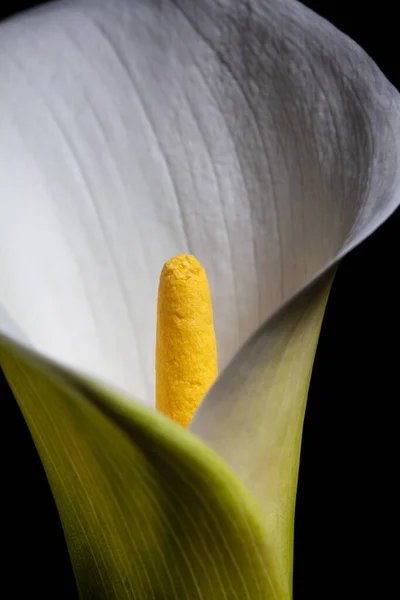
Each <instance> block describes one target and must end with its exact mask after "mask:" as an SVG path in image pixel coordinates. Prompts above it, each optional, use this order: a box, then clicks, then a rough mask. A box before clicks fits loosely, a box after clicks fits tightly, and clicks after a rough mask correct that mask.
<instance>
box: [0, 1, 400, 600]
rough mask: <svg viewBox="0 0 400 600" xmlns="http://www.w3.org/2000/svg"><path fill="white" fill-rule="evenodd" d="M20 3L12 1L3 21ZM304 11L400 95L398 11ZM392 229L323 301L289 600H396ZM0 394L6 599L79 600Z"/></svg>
mask: <svg viewBox="0 0 400 600" xmlns="http://www.w3.org/2000/svg"><path fill="white" fill-rule="evenodd" d="M110 1H112V0H110ZM29 4H33V3H23V2H11V3H9V4H8V6H7V5H6V6H3V8H1V9H0V18H5V17H7V16H9V15H10V14H12V13H13V12H16V11H18V10H22V9H24V8H26V7H27V6H29ZM305 4H307V5H308V6H310V7H311V8H313V9H314V10H316V11H317V12H318V13H320V14H321V15H323V16H324V17H326V18H327V19H329V20H330V21H331V22H333V23H334V24H335V25H336V26H337V27H338V28H339V29H341V30H342V31H344V32H345V33H347V34H348V35H350V37H352V38H353V39H355V40H356V41H357V42H358V43H359V44H360V45H361V46H362V47H363V48H364V49H365V50H366V51H367V52H368V53H369V54H370V55H371V56H372V58H373V59H374V60H375V61H376V62H377V64H378V65H379V66H380V68H381V69H382V70H383V72H384V73H385V74H386V76H387V77H388V78H389V79H390V80H391V82H392V83H393V84H394V85H395V86H396V87H397V88H398V89H400V64H399V60H398V57H399V52H398V50H397V48H398V41H399V40H398V35H397V36H396V33H395V32H394V31H393V29H394V26H393V27H392V23H393V24H395V23H396V21H397V19H396V16H395V15H396V3H392V2H390V1H384V2H375V3H373V4H372V5H371V6H370V7H367V6H366V4H365V3H364V2H359V1H356V0H353V1H350V0H348V1H344V0H335V1H323V0H321V1H313V0H310V1H309V2H305ZM0 168H1V165H0ZM399 224H400V211H397V213H396V214H395V215H394V216H393V217H392V218H391V219H389V221H388V222H387V223H386V224H385V225H384V226H383V227H381V228H380V230H379V231H378V232H376V233H375V234H374V235H373V236H371V238H370V239H368V240H367V241H366V242H365V243H364V244H362V245H361V246H360V247H359V248H357V249H356V250H355V251H354V252H353V253H352V254H351V255H350V256H348V257H347V258H346V259H345V260H344V261H343V262H342V264H341V266H340V268H339V272H338V274H337V277H336V280H335V282H334V285H333V289H332V293H331V296H330V299H329V303H328V308H327V311H326V316H325V319H324V324H323V328H322V332H321V338H320V342H319V346H318V351H317V356H316V360H315V365H314V370H313V376H312V381H311V388H310V394H309V401H308V407H307V413H306V420H305V427H304V436H303V448H302V457H301V467H300V477H299V489H298V498H297V508H296V524H295V571H294V599H295V600H303V599H307V600H310V599H312V598H318V599H321V600H324V599H327V598H346V599H347V598H352V599H353V598H362V597H363V596H367V595H368V597H369V596H371V597H375V598H384V597H392V596H393V595H394V594H396V593H397V594H398V592H397V590H396V588H397V585H396V583H397V581H396V579H397V578H396V563H395V555H396V554H397V552H398V549H397V548H396V532H395V514H396V512H395V508H397V505H398V502H399V496H398V493H397V491H396V483H397V481H396V480H397V473H398V467H397V462H398V461H397V456H398V448H397V447H398V443H397V441H398V438H399V434H398V430H399V427H398V417H397V411H396V409H397V402H398V399H399V392H398V378H397V372H398V370H399V368H398V356H399V350H398V343H399V333H400V331H399V329H400V328H399V324H400V319H399V313H398V307H399V301H400V294H399V291H398V288H397V283H398V272H399V269H398V258H399V241H398V239H399V238H398V236H399V231H400V229H399ZM0 395H1V425H2V432H1V435H0V440H1V441H0V461H1V462H0V464H1V475H2V477H1V496H0V497H1V505H2V510H1V513H0V519H1V521H0V527H1V529H0V544H1V553H2V555H3V558H2V559H1V562H0V565H1V572H0V577H1V586H2V589H3V590H6V589H9V590H10V591H9V592H8V593H7V592H6V593H5V596H4V597H10V598H24V597H28V596H29V597H36V596H38V597H40V598H42V599H45V598H71V599H73V598H76V590H75V585H74V581H73V576H72V571H71V566H70V563H69V558H68V554H67V551H66V546H65V543H64V540H63V534H62V530H61V526H60V523H59V520H58V515H57V511H56V509H55V506H54V502H53V500H52V497H51V494H50V491H49V488H48V485H47V482H46V478H45V476H44V473H43V470H42V467H41V464H40V461H39V459H38V457H37V454H36V451H35V448H34V446H33V443H32V441H31V438H30V435H29V432H28V430H27V428H26V426H25V424H24V421H23V419H22V417H21V415H20V413H19V410H18V408H17V406H16V404H15V402H14V400H13V398H12V396H11V394H10V393H9V391H8V388H7V386H6V384H5V382H4V381H1V380H0ZM10 438H11V444H10ZM396 527H397V523H396ZM392 546H393V547H392ZM182 600H183V599H182Z"/></svg>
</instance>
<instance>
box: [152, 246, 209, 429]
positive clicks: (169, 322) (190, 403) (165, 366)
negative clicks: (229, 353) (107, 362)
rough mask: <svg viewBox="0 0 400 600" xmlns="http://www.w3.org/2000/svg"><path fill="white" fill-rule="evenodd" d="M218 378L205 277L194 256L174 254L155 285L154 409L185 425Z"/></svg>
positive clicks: (207, 286) (207, 287)
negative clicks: (156, 300)
mask: <svg viewBox="0 0 400 600" xmlns="http://www.w3.org/2000/svg"><path fill="white" fill-rule="evenodd" d="M217 374H218V364H217V344H216V339H215V332H214V320H213V311H212V304H211V293H210V288H209V285H208V280H207V275H206V272H205V270H204V269H203V267H202V266H201V264H200V263H199V261H198V260H197V258H195V257H194V256H191V255H190V254H179V255H178V256H174V257H173V258H171V259H170V260H169V261H167V262H166V263H165V265H164V267H163V270H162V272H161V276H160V283H159V287H158V306H157V341H156V407H157V409H158V410H159V411H161V412H162V413H164V414H165V415H167V416H169V417H170V418H171V419H173V420H174V421H176V422H177V423H180V424H181V425H183V426H184V427H186V426H187V425H188V424H189V423H190V421H191V419H192V417H193V414H194V413H195V411H196V409H197V407H198V405H199V404H200V402H201V400H202V398H203V397H204V395H205V394H206V392H207V391H208V389H209V387H210V386H211V384H212V383H213V382H214V380H215V378H216V377H217Z"/></svg>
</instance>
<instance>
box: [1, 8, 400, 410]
mask: <svg viewBox="0 0 400 600" xmlns="http://www.w3.org/2000/svg"><path fill="white" fill-rule="evenodd" d="M250 8H251V10H250ZM399 139H400V125H399V101H398V97H397V94H396V93H395V91H394V90H393V88H392V87H391V86H390V84H389V83H388V82H387V81H386V80H385V78H384V77H383V75H382V74H381V73H380V72H379V71H378V69H377V68H376V67H375V66H374V65H373V64H372V62H371V61H370V60H369V59H368V58H367V57H366V56H365V54H364V53H363V52H362V51H361V50H360V49H359V48H358V47H357V46H356V45H355V44H353V43H352V42H351V41H350V40H348V39H347V38H346V37H345V36H343V35H341V34H339V33H338V32H337V31H336V30H335V29H334V28H333V27H331V26H330V25H328V24H327V23H325V22H324V21H323V20H322V19H320V18H318V17H316V16H315V15H314V14H313V13H311V12H310V11H308V10H306V9H305V8H304V7H302V6H301V5H300V4H298V3H294V2H291V1H283V0H279V1H270V2H268V3H266V2H261V1H259V2H250V3H237V4H235V3H230V4H229V5H227V6H225V3H219V2H215V1H214V0H212V1H211V0H209V1H207V0H202V1H200V2H199V1H195V0H192V1H187V2H186V1H180V2H179V1H178V2H172V1H171V2H167V1H166V2H162V3H160V2H159V1H155V0H154V1H148V2H146V3H144V2H140V1H134V2H133V1H128V0H120V1H114V2H112V3H111V2H106V1H105V0H99V1H97V2H89V1H87V2H86V1H84V2H78V1H75V2H68V3H57V4H52V5H49V6H47V7H44V8H42V9H40V10H39V11H36V12H32V13H29V14H26V15H25V16H23V17H20V18H17V19H15V20H12V21H8V22H6V23H4V24H2V25H1V27H0V162H1V164H2V169H1V173H0V198H1V221H0V307H1V310H0V313H3V311H4V314H7V315H8V318H7V320H6V319H5V317H3V314H2V317H1V321H0V322H1V325H2V327H4V331H5V332H6V333H8V334H9V335H11V336H15V337H16V338H18V339H24V340H28V342H29V343H31V344H32V345H33V346H34V347H36V348H38V349H39V350H41V351H43V352H45V353H46V354H48V355H50V356H51V357H53V358H55V359H57V360H60V361H63V362H65V363H66V364H68V365H70V366H73V367H78V368H80V369H83V370H86V371H88V372H89V373H91V374H93V375H95V376H98V377H100V378H101V379H103V380H104V379H105V380H106V381H108V382H110V383H112V384H114V385H117V386H119V387H122V388H123V389H124V390H126V391H128V392H129V393H130V394H132V395H134V396H136V397H138V398H142V399H146V400H147V401H148V402H152V401H153V380H154V376H153V369H154V358H153V354H154V339H155V314H156V310H155V306H156V293H157V280H158V275H159V271H160V269H161V266H162V264H163V262H164V261H165V260H166V259H167V258H169V257H170V256H171V255H173V254H175V253H177V252H185V251H190V252H192V253H194V254H195V255H196V256H197V257H198V258H199V259H200V260H201V261H202V262H203V264H204V266H205V267H206V269H207V271H208V274H209V279H210V283H211V286H212V292H213V298H214V303H215V320H216V324H217V338H218V344H219V352H220V359H221V367H224V366H225V365H226V364H227V363H228V362H229V360H230V359H231V358H232V357H233V356H234V354H235V353H236V351H237V349H238V347H239V346H240V345H241V344H242V343H243V342H244V341H245V340H246V339H247V337H248V336H249V335H250V334H251V333H252V332H253V331H254V330H255V329H256V328H257V326H258V325H260V323H262V322H263V321H264V319H265V318H267V317H268V316H269V315H270V314H271V312H272V311H273V310H274V309H276V308H277V307H278V306H279V305H280V304H281V303H282V302H283V301H284V300H286V299H288V298H290V297H291V296H292V295H293V294H294V293H295V292H296V291H297V290H299V289H300V288H301V287H302V286H303V285H305V284H306V283H307V282H308V281H309V280H310V279H311V278H312V277H313V276H315V274H316V273H318V272H319V271H321V270H322V269H324V268H325V267H326V265H327V264H328V263H330V262H332V261H333V260H336V258H337V256H338V255H340V254H341V253H343V252H344V251H346V250H347V249H348V248H349V247H351V246H352V245H353V244H355V243H356V242H358V241H360V239H362V238H363V237H364V236H365V235H366V234H367V233H369V232H370V231H371V230H372V229H374V228H375V227H377V226H378V225H379V223H380V222H382V220H383V219H384V218H386V217H387V216H388V214H390V212H392V211H393V210H394V208H395V207H396V206H397V204H398V201H399V191H398V190H399V173H400V170H399V158H398V150H399ZM10 323H11V324H14V325H13V326H11V327H10V326H9V324H10ZM18 331H20V332H21V333H22V338H21V336H20V335H19V333H18Z"/></svg>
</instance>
